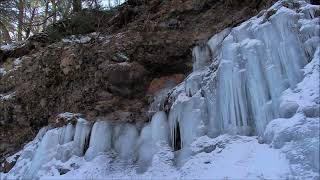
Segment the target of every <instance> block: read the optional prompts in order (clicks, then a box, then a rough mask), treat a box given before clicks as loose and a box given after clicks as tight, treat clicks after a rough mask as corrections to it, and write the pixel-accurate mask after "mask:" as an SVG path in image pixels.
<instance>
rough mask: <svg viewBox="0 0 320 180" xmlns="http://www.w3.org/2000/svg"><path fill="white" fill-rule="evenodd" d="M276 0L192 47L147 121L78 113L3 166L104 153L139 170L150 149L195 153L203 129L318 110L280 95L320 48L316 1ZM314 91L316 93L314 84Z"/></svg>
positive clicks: (25, 166)
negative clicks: (185, 69)
mask: <svg viewBox="0 0 320 180" xmlns="http://www.w3.org/2000/svg"><path fill="white" fill-rule="evenodd" d="M282 2H283V1H279V2H277V3H276V4H274V5H273V6H272V7H271V8H270V9H269V10H267V11H263V12H261V13H260V14H259V15H257V16H255V17H253V18H251V19H249V20H248V21H246V22H244V23H242V24H241V25H239V26H238V27H235V28H227V29H225V30H223V31H221V32H220V33H218V34H216V35H214V36H213V37H212V38H211V39H210V40H209V41H208V42H207V43H205V44H201V45H199V46H196V47H194V49H193V52H192V54H193V61H194V62H193V72H192V73H191V74H190V75H189V76H188V77H187V78H186V79H185V80H184V81H183V82H182V83H181V84H179V85H178V86H176V87H174V88H173V89H172V90H168V89H165V91H163V92H161V93H160V94H159V96H158V97H156V101H155V103H154V104H152V105H150V107H151V108H150V109H151V111H152V113H150V116H151V115H152V117H151V118H150V119H151V122H149V123H145V124H144V125H143V127H141V126H138V125H137V124H134V123H115V122H109V121H101V120H99V119H98V120H97V121H96V122H94V123H93V122H89V121H87V120H85V119H83V118H78V119H77V122H76V124H72V123H71V122H69V123H68V124H67V125H65V126H63V127H60V128H54V129H50V128H45V129H42V130H41V131H40V132H39V134H38V136H37V137H36V139H35V140H34V143H35V145H34V149H35V151H34V152H28V156H21V157H20V158H19V159H18V161H17V165H16V166H15V167H14V168H13V169H12V170H11V171H10V172H9V174H10V173H16V174H19V173H20V176H18V178H20V179H23V178H26V179H31V178H38V177H40V175H39V174H40V173H41V172H42V171H45V170H46V168H47V169H48V168H50V167H51V166H50V163H49V164H46V163H48V162H59V163H60V162H66V161H68V160H70V159H75V158H83V159H84V160H85V161H93V160H94V159H95V158H96V157H97V156H99V155H109V154H112V157H113V158H114V157H117V158H119V159H120V160H119V161H121V162H125V163H135V164H136V165H137V171H138V172H145V171H147V169H148V168H149V166H151V164H152V160H153V158H154V157H155V156H156V154H158V153H161V152H162V149H163V148H167V149H168V148H169V147H170V146H171V150H172V151H175V160H176V162H177V164H178V165H179V166H180V165H182V164H183V163H184V162H185V161H186V160H187V159H188V158H189V157H190V156H192V155H194V154H193V153H194V152H193V151H192V150H191V149H190V145H191V144H192V143H193V142H194V141H195V140H196V139H198V138H199V137H201V136H204V135H208V136H210V137H216V136H218V135H221V134H224V133H228V134H240V135H250V136H251V135H255V136H260V137H261V136H263V134H264V132H265V129H266V127H267V125H268V123H269V122H270V121H271V120H273V119H276V118H292V117H293V116H294V115H295V114H296V113H297V112H301V113H304V114H305V116H307V117H308V116H310V117H311V118H314V117H319V114H317V113H318V112H317V111H316V109H317V108H318V107H319V104H316V103H315V104H312V105H313V106H312V107H310V106H309V104H310V103H309V104H308V106H307V105H305V104H303V103H299V102H298V101H299V98H301V96H300V97H296V98H295V99H292V100H291V99H290V98H288V97H286V95H288V94H290V93H291V94H293V93H296V92H295V91H298V90H296V87H297V86H298V85H299V83H300V82H301V81H303V79H304V78H306V76H308V72H306V71H305V70H304V67H305V66H306V65H307V64H308V63H309V64H311V63H310V62H311V60H312V59H313V66H314V67H313V68H317V67H318V68H319V66H317V65H314V64H315V62H316V60H314V59H317V57H319V55H315V54H316V53H318V54H319V52H320V46H319V44H320V38H319V37H320V35H319V32H320V25H319V24H320V18H319V12H320V9H319V6H315V5H310V4H308V3H306V2H304V1H299V3H300V4H299V7H298V8H297V7H290V3H289V6H286V7H285V6H283V3H282ZM317 13H318V15H317V16H316V14H317ZM307 66H308V65H307ZM309 74H310V72H309ZM313 88H316V85H315V87H313ZM301 89H302V88H300V90H299V91H302V93H304V91H303V90H301ZM168 91H169V92H168ZM317 93H318V94H317ZM314 94H315V95H314ZM312 96H318V98H319V92H313V94H312ZM290 97H294V96H290ZM316 98H317V97H313V99H316ZM297 99H298V100H297ZM165 103H167V104H165ZM166 107H169V109H166ZM269 124H270V123H269ZM268 126H271V125H268ZM271 132H273V129H272V130H268V133H267V135H268V136H267V137H268V138H267V140H268V142H271V140H269V139H271V138H270V137H272V136H273V135H274V134H272V133H271ZM169 149H170V148H169ZM110 152H112V153H110ZM110 156H111V155H110ZM28 159H29V160H31V161H30V162H29V161H28ZM117 160H118V159H117ZM26 162H29V163H26ZM59 163H58V164H59ZM70 166H71V165H70ZM318 166H319V165H318ZM59 168H60V166H59ZM21 174H22V175H21Z"/></svg>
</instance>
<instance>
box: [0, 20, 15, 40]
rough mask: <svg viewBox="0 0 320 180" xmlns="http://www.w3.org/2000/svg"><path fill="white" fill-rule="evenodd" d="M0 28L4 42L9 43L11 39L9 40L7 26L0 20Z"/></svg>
mask: <svg viewBox="0 0 320 180" xmlns="http://www.w3.org/2000/svg"><path fill="white" fill-rule="evenodd" d="M0 29H1V30H2V32H3V37H4V38H3V39H4V40H5V42H6V43H11V42H12V40H11V37H10V34H9V31H8V29H7V27H6V26H5V25H4V24H3V23H2V22H1V21H0Z"/></svg>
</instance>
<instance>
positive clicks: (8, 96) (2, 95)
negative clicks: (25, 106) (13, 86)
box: [0, 92, 15, 102]
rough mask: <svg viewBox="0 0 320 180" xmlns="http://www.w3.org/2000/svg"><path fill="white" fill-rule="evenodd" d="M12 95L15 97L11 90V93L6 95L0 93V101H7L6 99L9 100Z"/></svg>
mask: <svg viewBox="0 0 320 180" xmlns="http://www.w3.org/2000/svg"><path fill="white" fill-rule="evenodd" d="M14 97H15V92H12V93H9V94H6V95H4V94H0V102H1V101H8V100H10V99H12V98H14Z"/></svg>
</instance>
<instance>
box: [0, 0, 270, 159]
mask: <svg viewBox="0 0 320 180" xmlns="http://www.w3.org/2000/svg"><path fill="white" fill-rule="evenodd" d="M271 4H272V0H260V1H237V0H229V1H219V0H203V1H199V0H184V1H181V0H172V1H162V0H150V1H149V0H148V1H145V2H143V1H139V0H129V1H128V2H127V3H126V4H124V5H122V6H121V7H119V9H118V10H116V11H115V12H113V14H114V15H113V16H112V17H111V18H110V19H109V21H108V22H104V26H105V29H103V31H104V32H103V33H101V34H100V33H93V34H90V35H87V36H81V37H79V38H78V39H73V40H70V38H69V39H64V40H62V41H60V42H55V43H51V44H50V43H48V42H47V39H46V36H41V37H40V38H39V37H38V38H37V36H35V37H33V38H31V39H30V40H28V41H27V42H26V43H25V44H22V45H20V46H19V47H16V48H13V49H2V50H1V51H0V58H1V59H0V66H1V69H0V123H1V124H0V144H1V146H0V154H1V157H6V155H8V154H11V153H12V152H15V151H17V150H18V149H20V148H21V146H22V145H23V144H24V143H25V142H26V141H29V140H30V139H31V138H33V137H34V136H35V132H36V131H37V130H38V129H39V128H40V127H42V126H45V125H47V124H48V123H49V122H52V123H53V124H55V125H56V126H59V125H62V124H63V123H62V124H59V123H56V121H55V120H56V115H57V114H59V113H62V112H75V113H81V114H83V116H85V117H86V119H88V120H92V121H94V120H96V119H99V118H100V119H101V118H102V119H106V120H109V121H126V122H137V121H147V120H148V117H147V114H146V111H147V108H148V105H149V103H150V101H151V100H152V98H151V97H152V96H153V95H154V94H155V93H156V92H157V91H158V90H159V89H161V88H162V87H163V84H164V83H166V82H167V81H171V82H173V83H174V84H177V83H179V82H180V81H181V80H182V79H183V76H184V75H186V74H188V73H189V72H191V69H192V55H191V47H193V46H194V45H197V44H202V43H204V42H206V41H207V40H208V39H209V37H211V36H212V35H214V34H216V33H217V32H219V31H221V30H223V29H225V28H226V27H232V26H235V25H237V24H239V23H240V22H243V21H245V20H247V19H248V18H250V17H252V16H253V15H256V14H258V12H259V11H260V10H262V9H263V8H265V7H268V6H270V5H271ZM159 79H160V80H159ZM151 82H153V83H151ZM150 83H151V84H150ZM150 89H151V90H150ZM59 122H60V121H59ZM17 131H18V132H19V133H18V134H17V133H14V132H17ZM1 161H2V160H1V159H0V162H1Z"/></svg>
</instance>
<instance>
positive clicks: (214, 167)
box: [2, 135, 291, 180]
mask: <svg viewBox="0 0 320 180" xmlns="http://www.w3.org/2000/svg"><path fill="white" fill-rule="evenodd" d="M35 144H37V140H35V141H34V142H32V143H30V144H29V145H28V146H27V147H26V149H25V150H24V152H20V154H21V156H27V155H28V154H29V153H32V151H35V148H36V145H35ZM192 146H193V149H194V151H195V152H196V154H195V155H194V156H191V157H190V159H189V160H188V161H187V162H186V163H185V164H184V165H183V166H182V167H180V168H177V167H175V166H174V160H173V156H174V155H173V152H172V151H171V149H170V148H169V147H168V148H163V149H162V150H161V151H160V152H158V153H157V154H156V155H155V156H154V157H153V162H152V166H151V167H150V168H149V169H148V171H146V172H144V173H138V172H137V171H139V170H138V167H137V166H136V165H134V164H131V163H128V162H126V161H124V160H121V159H119V158H117V153H115V152H109V153H106V154H103V155H100V156H97V157H95V158H94V159H93V160H91V161H86V160H85V159H84V158H83V157H78V156H72V157H71V158H70V159H69V160H68V161H66V162H61V161H60V160H55V159H53V160H51V161H49V162H46V163H44V164H43V165H42V166H43V167H42V168H41V170H40V171H39V175H40V176H41V179H52V180H54V179H286V178H287V177H290V176H289V175H290V174H291V172H290V167H289V162H288V160H287V159H286V158H285V154H284V153H282V152H281V151H280V150H277V149H273V148H270V147H269V145H267V144H259V143H258V140H257V137H245V136H231V135H221V136H219V137H217V138H215V139H211V138H209V137H207V136H203V137H200V138H199V139H198V140H197V141H195V142H194V143H193V145H192ZM208 149H211V150H208ZM210 151H211V152H210ZM28 163H31V162H27V161H24V163H21V162H20V163H19V164H22V165H21V166H19V167H16V169H17V168H19V170H20V171H21V170H22V169H23V168H25V167H27V166H28ZM62 172H64V173H66V174H63V175H60V173H62ZM3 177H4V176H3V175H2V178H3ZM17 177H19V176H14V175H8V176H7V177H5V178H4V179H6V178H8V179H15V178H17Z"/></svg>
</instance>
